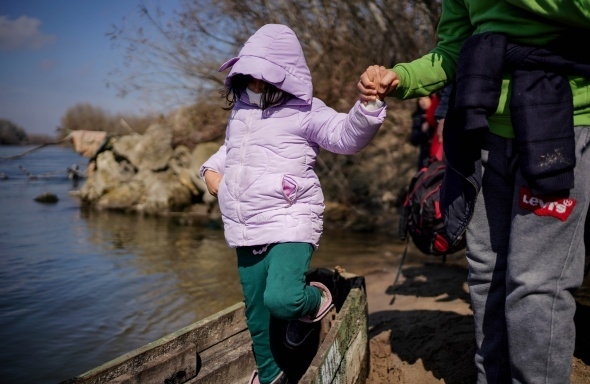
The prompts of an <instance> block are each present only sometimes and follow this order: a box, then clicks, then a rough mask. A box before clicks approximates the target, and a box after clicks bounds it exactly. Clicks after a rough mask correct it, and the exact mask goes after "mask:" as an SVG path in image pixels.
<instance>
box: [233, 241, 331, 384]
mask: <svg viewBox="0 0 590 384" xmlns="http://www.w3.org/2000/svg"><path fill="white" fill-rule="evenodd" d="M236 252H237V254H238V273H239V275H240V282H241V283H242V290H243V292H244V299H245V304H246V322H247V324H248V330H249V331H250V335H251V336H252V344H253V349H254V356H255V358H256V365H257V367H258V375H259V379H260V383H261V384H268V383H270V382H272V381H273V380H274V379H275V378H276V377H277V376H278V375H279V373H280V372H281V369H280V368H279V366H278V365H277V363H276V362H275V359H274V357H273V355H272V352H271V349H270V331H269V324H270V316H271V315H272V316H274V317H277V318H279V319H285V320H293V319H299V318H301V317H304V316H307V315H309V314H312V313H314V312H315V311H316V310H317V309H318V308H319V306H320V302H321V294H320V291H319V290H318V289H317V288H315V287H311V286H309V285H306V282H305V273H306V272H307V271H308V269H309V265H310V262H311V255H312V253H313V247H312V246H311V245H310V244H308V243H282V244H270V245H268V246H266V248H265V246H255V247H240V248H237V249H236Z"/></svg>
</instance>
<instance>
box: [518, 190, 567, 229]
mask: <svg viewBox="0 0 590 384" xmlns="http://www.w3.org/2000/svg"><path fill="white" fill-rule="evenodd" d="M518 205H519V207H520V208H522V209H526V210H528V211H531V212H533V213H534V214H535V215H538V216H553V217H556V218H558V219H559V220H561V221H566V220H567V218H568V217H569V215H570V214H571V213H572V211H573V210H574V207H575V206H576V200H574V199H569V198H563V197H557V198H556V197H551V196H543V197H540V196H533V194H532V193H531V190H530V189H528V188H525V187H520V200H519V202H518Z"/></svg>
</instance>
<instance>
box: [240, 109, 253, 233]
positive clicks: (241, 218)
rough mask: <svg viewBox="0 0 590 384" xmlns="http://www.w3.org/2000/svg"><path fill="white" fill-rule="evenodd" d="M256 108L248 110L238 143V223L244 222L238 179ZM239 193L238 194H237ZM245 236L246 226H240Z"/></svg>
mask: <svg viewBox="0 0 590 384" xmlns="http://www.w3.org/2000/svg"><path fill="white" fill-rule="evenodd" d="M255 111H256V110H255V109H252V110H251V111H250V116H248V121H247V123H246V132H245V133H244V137H243V138H242V142H241V144H240V164H239V165H238V172H237V174H236V197H237V205H238V207H237V210H236V214H237V216H238V219H239V220H240V223H242V224H244V218H243V217H242V203H241V195H242V191H240V180H241V178H242V168H243V166H244V159H245V157H246V153H245V152H246V149H245V147H246V143H247V142H248V138H249V136H250V128H251V125H252V119H253V116H254V112H255ZM238 193H239V195H238ZM245 236H246V227H242V237H245Z"/></svg>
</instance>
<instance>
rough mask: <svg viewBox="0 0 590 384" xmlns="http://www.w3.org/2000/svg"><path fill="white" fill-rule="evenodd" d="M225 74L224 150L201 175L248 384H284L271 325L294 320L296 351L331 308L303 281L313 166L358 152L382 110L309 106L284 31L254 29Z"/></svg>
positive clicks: (315, 225)
mask: <svg viewBox="0 0 590 384" xmlns="http://www.w3.org/2000/svg"><path fill="white" fill-rule="evenodd" d="M230 67H231V70H230V72H229V74H228V76H227V78H226V80H225V86H226V90H225V95H224V96H225V98H226V100H227V101H228V104H229V107H230V108H233V109H232V111H231V116H230V118H229V122H228V125H227V130H226V137H225V143H224V144H223V145H222V146H221V147H220V149H219V151H218V152H217V153H215V154H214V155H213V156H211V158H209V159H208V160H207V161H206V162H205V163H204V164H203V165H202V167H201V169H200V174H201V177H202V178H203V179H204V180H205V182H206V183H207V188H208V190H209V192H210V193H211V194H212V195H214V196H218V199H219V205H220V208H221V213H222V217H223V224H224V231H225V238H226V241H227V243H228V245H229V246H230V247H232V248H236V252H237V256H238V272H239V276H240V281H241V284H242V289H243V293H244V297H245V304H246V319H247V324H248V329H249V331H250V334H251V336H252V342H253V349H254V355H255V359H256V365H257V368H258V369H257V371H255V372H254V373H253V374H252V377H251V378H250V383H262V384H268V383H286V382H287V378H286V375H285V374H284V373H283V372H282V371H281V369H280V368H279V366H278V365H277V363H276V361H275V358H274V357H273V355H272V353H271V349H270V334H269V321H270V317H271V315H272V316H275V317H277V318H280V319H286V320H292V321H289V323H288V326H287V332H286V335H285V340H284V341H285V343H286V344H287V345H289V346H290V347H297V346H298V345H300V344H301V343H302V342H303V341H304V340H305V338H306V337H307V336H308V332H309V329H308V328H309V327H307V329H306V327H305V324H307V323H309V322H317V321H319V320H321V319H322V317H323V316H324V315H325V314H326V313H327V312H328V310H329V309H330V308H331V306H332V298H331V294H330V291H329V290H328V289H327V287H325V286H324V285H322V284H321V283H319V282H311V283H310V284H309V285H306V279H305V273H306V272H307V270H308V268H309V265H310V260H311V256H312V253H313V251H314V250H315V249H317V247H318V243H319V240H320V236H321V234H322V227H323V212H324V196H323V193H322V189H321V186H320V181H319V180H318V177H317V175H316V174H315V172H314V166H315V163H316V157H317V155H318V153H319V151H320V148H324V149H326V150H328V151H331V152H334V153H339V154H353V153H355V152H358V151H359V150H361V149H362V148H364V147H365V146H366V145H367V144H368V143H369V142H370V141H371V139H372V138H373V136H374V135H375V133H376V132H377V130H378V129H379V127H380V126H381V124H382V122H383V119H384V117H385V105H384V103H383V102H382V101H381V100H378V101H377V105H368V106H364V105H361V104H360V103H359V102H357V103H356V104H355V105H354V107H353V108H352V110H351V111H350V112H349V113H348V114H346V113H337V112H336V111H334V110H333V109H332V108H329V107H327V106H326V105H325V104H324V103H323V102H322V101H321V100H318V99H316V98H314V97H313V96H312V92H313V85H312V82H311V74H310V71H309V68H308V66H307V64H306V61H305V58H304V56H303V50H302V48H301V45H300V43H299V40H298V39H297V37H296V35H295V33H294V32H293V31H292V30H291V29H290V28H288V27H286V26H284V25H278V24H269V25H265V26H263V27H262V28H260V29H259V30H258V31H257V32H256V33H255V34H254V35H252V36H251V37H250V38H249V39H248V41H247V42H246V44H245V45H244V47H243V48H242V50H241V51H240V53H239V55H238V56H237V57H235V58H233V59H231V60H229V61H228V62H226V63H225V64H223V65H222V66H221V68H220V71H224V70H226V69H227V68H230ZM371 109H373V110H371Z"/></svg>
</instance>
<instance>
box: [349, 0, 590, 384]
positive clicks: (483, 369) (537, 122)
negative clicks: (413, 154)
mask: <svg viewBox="0 0 590 384" xmlns="http://www.w3.org/2000/svg"><path fill="white" fill-rule="evenodd" d="M589 29H590V0H576V1H557V0H545V1H532V0H505V1H497V0H443V1H442V14H441V18H440V22H439V25H438V30H437V34H438V38H439V42H438V43H437V46H436V47H435V48H434V49H433V50H432V51H431V52H429V53H428V54H426V55H425V56H423V57H421V58H418V59H416V60H414V61H412V62H410V63H399V64H397V65H395V66H394V67H393V68H392V69H391V70H384V69H383V67H380V66H371V67H369V68H367V70H366V71H365V73H363V74H362V75H361V78H360V81H359V83H358V90H359V93H360V94H361V100H363V101H371V100H374V99H375V98H376V97H379V98H382V97H383V95H386V94H391V95H392V96H394V97H397V98H400V99H409V98H415V97H420V96H425V95H428V94H431V93H433V92H436V91H439V90H441V89H442V88H443V87H444V86H445V85H446V84H449V83H450V82H452V81H454V86H453V90H452V92H451V96H450V100H449V104H448V105H449V110H448V112H447V114H446V117H445V122H444V131H443V135H444V141H443V146H444V153H445V160H446V163H447V167H446V170H445V176H444V177H445V178H444V183H443V188H442V191H441V209H442V210H443V214H444V217H445V226H446V229H447V232H448V234H449V235H451V236H452V237H453V238H454V239H456V241H458V240H459V239H460V238H461V237H462V236H466V238H467V252H466V255H467V260H468V263H469V275H468V284H469V293H470V297H471V305H472V309H473V317H474V321H475V338H476V342H477V352H476V354H475V364H476V366H477V371H478V375H477V382H478V383H479V384H483V383H569V381H570V374H571V370H572V355H573V351H574V345H575V339H576V337H575V324H574V320H573V318H574V313H575V311H576V304H575V300H574V297H573V293H574V291H575V290H576V289H577V288H578V287H580V285H581V284H582V281H583V276H584V255H585V252H586V251H585V247H588V246H590V245H589V244H587V241H588V239H587V236H586V239H584V225H585V224H584V223H585V220H586V217H587V214H588V205H589V201H590V70H589V68H590V67H589V59H588V50H587V49H584V48H582V47H580V46H576V45H574V44H572V43H571V42H572V41H587V39H588V38H589V37H590V30H589ZM585 242H586V244H585Z"/></svg>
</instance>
